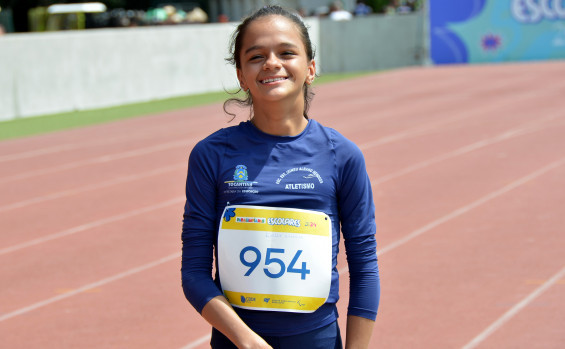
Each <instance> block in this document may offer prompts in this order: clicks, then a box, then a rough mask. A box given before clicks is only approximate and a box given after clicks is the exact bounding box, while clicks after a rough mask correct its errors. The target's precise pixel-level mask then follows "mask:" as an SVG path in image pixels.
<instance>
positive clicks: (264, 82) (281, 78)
mask: <svg viewBox="0 0 565 349" xmlns="http://www.w3.org/2000/svg"><path fill="white" fill-rule="evenodd" d="M287 79H288V78H287V77H278V78H269V79H265V80H260V82H261V83H262V84H268V83H270V82H277V81H283V80H287Z"/></svg>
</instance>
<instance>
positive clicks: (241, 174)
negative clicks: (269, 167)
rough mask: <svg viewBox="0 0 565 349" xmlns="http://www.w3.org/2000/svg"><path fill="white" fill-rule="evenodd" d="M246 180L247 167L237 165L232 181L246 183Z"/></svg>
mask: <svg viewBox="0 0 565 349" xmlns="http://www.w3.org/2000/svg"><path fill="white" fill-rule="evenodd" d="M247 179H248V177H247V166H245V165H237V166H236V167H235V172H234V174H233V180H234V181H238V182H240V181H246V180H247Z"/></svg>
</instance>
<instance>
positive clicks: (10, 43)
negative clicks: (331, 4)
mask: <svg viewBox="0 0 565 349" xmlns="http://www.w3.org/2000/svg"><path fill="white" fill-rule="evenodd" d="M420 20H421V19H420V17H419V15H408V16H389V17H386V16H371V17H368V18H358V19H355V20H353V21H351V22H331V21H329V20H319V19H317V18H308V19H307V24H308V26H309V27H310V34H311V37H312V41H313V44H314V46H315V47H316V50H317V58H316V61H317V66H318V68H319V70H320V71H321V72H342V71H360V70H376V69H390V68H396V67H400V66H408V65H415V64H419V60H418V59H415V58H414V53H415V52H417V51H418V50H419V49H420V48H421V44H422V41H423V38H421V33H420V30H419V29H418V28H419V25H420ZM234 26H235V23H227V24H206V25H191V26H168V27H145V28H132V29H102V30H88V31H80V32H79V31H75V32H55V33H41V34H10V35H4V36H1V37H0V120H9V119H13V118H18V117H28V116H36V115H45V114H50V113H59V112H66V111H73V110H84V109H93V108H100V107H107V106H115V105H121V104H127V103H135V102H143V101H150V100H155V99H162V98H168V97H175V96H182V95H189V94H196V93H204V92H210V91H221V90H223V89H231V88H234V87H236V86H237V79H236V77H235V73H234V69H233V68H232V67H231V66H229V65H228V64H226V63H225V61H224V58H225V57H226V56H227V47H228V41H229V37H230V35H231V33H232V31H233V29H234Z"/></svg>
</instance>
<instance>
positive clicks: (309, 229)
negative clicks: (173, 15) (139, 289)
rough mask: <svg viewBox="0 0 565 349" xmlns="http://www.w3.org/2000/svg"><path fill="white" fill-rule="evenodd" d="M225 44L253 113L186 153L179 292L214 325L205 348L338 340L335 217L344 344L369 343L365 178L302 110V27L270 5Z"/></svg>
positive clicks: (312, 69)
mask: <svg viewBox="0 0 565 349" xmlns="http://www.w3.org/2000/svg"><path fill="white" fill-rule="evenodd" d="M231 53H232V56H231V58H230V60H231V61H232V62H233V63H234V64H235V67H236V71H237V77H238V79H239V83H240V86H241V88H242V89H243V90H244V91H246V93H247V96H248V98H247V100H246V101H239V102H241V103H244V102H246V103H248V104H249V105H250V106H251V107H252V117H251V118H250V121H247V122H242V123H240V124H239V125H237V126H232V127H228V128H224V129H221V130H219V131H217V132H215V133H213V134H212V135H210V136H208V137H207V138H206V139H204V140H202V141H201V142H199V143H198V144H197V145H196V146H195V147H194V149H193V150H192V153H191V155H190V159H189V167H188V176H187V185H186V196H187V201H186V206H185V213H184V221H183V232H182V240H183V255H182V270H181V271H182V284H183V289H184V292H185V295H186V297H187V299H188V300H189V301H190V303H191V304H192V305H193V306H194V307H195V308H196V310H197V311H198V312H200V313H201V314H202V316H203V317H204V318H205V319H206V320H207V321H208V322H209V323H210V324H211V325H212V326H213V329H212V338H211V342H210V344H211V346H212V348H236V347H237V348H292V349H295V348H306V349H312V348H320V349H331V348H341V347H342V341H341V336H340V330H339V327H338V325H337V317H338V313H337V307H336V302H337V301H338V298H339V296H338V290H339V285H338V278H339V273H338V270H337V254H338V247H339V239H340V234H339V232H340V227H341V232H342V234H343V237H344V243H345V249H346V253H347V261H348V267H349V275H350V280H349V290H350V292H349V293H350V296H349V307H348V316H347V330H346V345H345V346H346V348H351V349H353V348H367V347H368V344H369V340H370V336H371V332H372V329H373V324H374V320H375V318H376V315H377V308H378V304H379V294H380V288H379V287H380V286H379V274H378V266H377V257H376V242H375V220H374V210H375V209H374V204H373V197H372V193H371V185H370V183H369V178H368V176H367V172H366V169H365V162H364V159H363V155H362V154H361V151H360V150H359V148H357V147H356V146H355V145H354V144H353V143H352V142H350V141H349V140H347V139H346V138H344V137H343V136H342V135H341V134H339V133H338V132H336V131H335V130H333V129H330V128H326V127H324V126H322V125H320V124H319V123H318V122H316V121H315V120H312V119H309V118H308V114H307V112H308V104H309V102H310V99H311V92H310V86H309V85H310V84H311V83H312V81H313V80H314V77H315V75H316V66H315V62H314V54H313V51H312V44H311V42H310V39H309V36H308V31H307V29H306V27H305V25H304V24H303V22H302V20H301V19H300V18H299V17H297V16H296V15H294V14H292V13H290V12H288V11H286V10H284V9H282V8H281V7H278V6H267V7H264V8H262V9H260V10H259V11H257V12H255V13H254V14H252V15H251V16H250V17H248V18H247V19H245V20H244V21H243V22H242V23H241V24H240V25H239V27H238V28H237V30H236V31H235V33H234V37H233V40H232V50H231ZM214 257H215V260H216V274H215V278H214V279H212V275H211V274H212V263H213V259H214Z"/></svg>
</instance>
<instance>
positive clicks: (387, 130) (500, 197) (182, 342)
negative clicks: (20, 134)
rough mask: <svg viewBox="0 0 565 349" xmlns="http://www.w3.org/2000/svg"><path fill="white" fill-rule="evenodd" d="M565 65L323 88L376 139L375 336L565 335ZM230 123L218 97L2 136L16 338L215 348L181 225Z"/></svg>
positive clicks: (330, 105)
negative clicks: (201, 143)
mask: <svg viewBox="0 0 565 349" xmlns="http://www.w3.org/2000/svg"><path fill="white" fill-rule="evenodd" d="M563 76H565V62H548V63H527V64H508V65H496V66H488V65H484V66H452V67H434V68H411V69H403V70H397V71H392V72H387V73H381V74H376V75H370V76H366V77H362V78H357V79H354V80H350V81H345V82H338V83H333V84H328V85H322V86H319V87H317V88H316V93H317V95H316V97H315V100H314V103H313V108H312V112H311V115H313V116H314V118H316V119H317V120H319V121H320V122H322V123H323V124H325V125H327V126H331V127H335V128H337V129H338V130H339V131H341V132H342V133H343V134H344V135H345V136H347V137H349V138H350V139H352V140H354V141H355V142H356V143H357V144H358V145H359V146H360V147H361V149H362V150H363V152H364V154H365V157H366V160H367V167H368V171H369V174H370V176H371V179H372V183H373V190H374V194H375V200H376V217H377V225H378V233H377V241H378V250H379V252H378V253H379V264H380V269H381V279H382V280H381V284H382V297H381V307H380V309H379V315H378V318H377V323H376V327H375V332H374V335H373V338H372V342H371V347H372V348H465V349H467V348H561V347H563V344H564V343H565V331H563V328H564V326H565V254H564V247H565V234H564V227H565V218H564V217H565V189H564V188H565V108H563V105H564V99H563V98H564V97H563V96H565V80H563V78H562V77H563ZM243 119H244V117H240V118H239V119H237V120H236V121H235V122H239V121H240V120H243ZM226 120H227V118H226V116H225V115H224V114H223V112H222V109H221V106H220V105H211V106H206V107H199V108H192V109H187V110H181V111H176V112H170V113H165V114H160V115H151V116H147V117H141V118H136V119H130V120H124V121H119V122H114V123H108V124H104V125H98V126H92V127H87V128H81V129H76V130H71V131H63V132H56V133H51V134H48V135H42V136H37V137H30V138H24V139H18V140H11V141H4V142H1V143H0V193H1V195H0V282H1V285H2V287H0V338H1V340H2V347H6V348H46V349H49V348H173V349H181V348H185V349H188V348H206V347H209V346H208V344H207V341H208V337H209V332H210V328H209V326H208V325H207V324H206V323H205V321H204V320H202V319H201V318H200V317H199V315H198V314H197V313H196V312H195V311H194V310H193V309H192V308H191V307H190V306H189V305H188V302H187V301H186V300H185V299H184V296H183V294H182V290H181V287H180V271H179V269H180V246H181V244H180V226H181V215H182V210H183V194H184V181H185V173H186V162H187V157H188V154H189V152H190V150H191V148H192V146H194V144H195V142H196V141H198V140H199V139H201V138H203V137H205V136H206V135H207V134H209V133H211V132H212V131H214V130H216V129H218V128H220V127H225V126H228V125H229V124H227V123H226ZM340 257H341V258H340V259H339V265H338V267H339V268H340V272H341V273H342V283H341V285H342V290H341V297H342V300H341V301H340V303H339V308H340V313H341V314H342V317H341V318H340V322H341V326H342V329H345V323H344V320H345V309H346V307H347V298H348V295H347V265H346V263H345V258H344V256H343V255H342V256H340Z"/></svg>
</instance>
